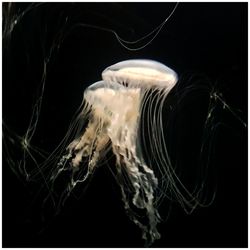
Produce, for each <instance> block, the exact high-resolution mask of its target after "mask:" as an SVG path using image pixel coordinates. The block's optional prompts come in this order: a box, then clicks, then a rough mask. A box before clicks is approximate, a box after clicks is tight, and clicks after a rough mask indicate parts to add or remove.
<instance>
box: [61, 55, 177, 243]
mask: <svg viewBox="0 0 250 250" xmlns="http://www.w3.org/2000/svg"><path fill="white" fill-rule="evenodd" d="M102 78H103V81H100V82H97V83H94V84H93V85H91V86H89V87H88V88H87V89H86V90H85V92H84V101H85V102H86V104H85V106H84V109H83V112H82V114H81V115H85V114H87V113H89V123H88V125H87V127H86V129H85V131H84V133H83V134H82V135H80V136H79V137H77V138H76V139H74V140H73V141H72V142H71V143H70V145H69V146H68V152H69V154H68V156H66V157H65V156H64V158H67V159H70V163H71V165H72V168H76V169H78V168H81V162H82V160H83V158H85V157H88V158H89V160H88V170H87V173H86V175H85V176H84V178H83V179H82V180H81V181H84V180H86V179H87V177H88V175H89V174H90V173H92V172H93V170H94V169H95V167H96V165H97V164H98V162H99V161H100V160H101V159H102V158H103V157H104V156H105V152H106V150H107V149H108V147H109V143H111V147H112V151H113V153H114V155H115V156H116V168H117V180H118V183H119V185H120V187H121V191H122V198H123V202H124V204H125V208H126V210H127V212H128V215H129V216H130V218H131V219H132V220H133V221H134V222H135V223H136V224H137V225H138V226H139V227H140V228H141V229H142V232H143V238H144V239H145V240H147V241H148V243H152V242H153V241H154V240H155V239H157V238H159V237H160V234H159V233H158V231H157V228H156V225H157V223H158V221H159V218H160V217H159V215H158V212H157V207H156V206H155V202H156V199H155V190H156V188H157V185H158V180H157V178H156V176H155V174H154V172H153V170H152V167H151V166H148V165H147V164H146V162H145V159H144V156H143V154H142V149H141V141H140V137H139V130H140V126H139V124H140V119H141V113H142V105H143V102H144V101H145V100H144V98H145V94H146V93H147V92H148V91H149V90H152V89H153V91H154V90H155V91H157V92H158V98H159V97H160V100H164V98H165V97H166V95H167V94H168V93H169V91H170V90H171V89H172V88H173V87H174V85H175V83H176V82H177V75H176V73H175V72H174V71H173V70H171V69H170V68H168V67H166V66H165V65H163V64H161V63H158V62H155V61H151V60H128V61H124V62H120V63H117V64H115V65H113V66H111V67H108V68H107V69H106V70H104V71H103V73H102ZM157 113H159V114H160V113H161V111H160V110H159V112H157ZM153 116H156V114H153ZM152 118H153V120H154V119H155V117H152ZM158 125H159V126H161V124H158ZM156 129H157V128H156ZM159 131H161V127H159ZM156 139H157V138H156ZM78 181H79V180H78ZM133 206H135V207H137V208H138V209H141V210H145V212H146V217H147V222H145V220H144V221H140V218H139V217H138V216H137V215H136V213H135V212H134V211H133V209H132V208H131V207H133Z"/></svg>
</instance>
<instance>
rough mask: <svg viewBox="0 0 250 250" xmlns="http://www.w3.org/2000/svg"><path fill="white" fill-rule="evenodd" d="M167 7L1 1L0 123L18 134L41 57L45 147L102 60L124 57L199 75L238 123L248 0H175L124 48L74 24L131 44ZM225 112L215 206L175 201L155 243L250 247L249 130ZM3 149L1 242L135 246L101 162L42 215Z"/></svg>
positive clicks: (243, 105) (32, 189)
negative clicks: (74, 191) (55, 210)
mask: <svg viewBox="0 0 250 250" xmlns="http://www.w3.org/2000/svg"><path fill="white" fill-rule="evenodd" d="M174 6H175V4H174V3H42V4H38V3H37V4H34V5H31V4H30V3H29V4H28V3H27V4H26V3H19V4H12V5H11V7H10V8H8V4H6V3H3V15H4V16H3V17H4V20H3V32H4V33H3V120H4V122H5V123H6V124H8V126H9V127H10V128H11V129H13V130H14V131H15V132H16V133H18V134H20V135H23V134H24V132H25V129H26V128H27V125H28V121H29V117H30V115H31V108H32V103H34V100H35V99H36V97H35V96H36V94H37V88H38V86H39V84H40V81H41V79H42V75H43V71H44V65H45V63H46V74H45V75H44V76H45V79H46V85H45V95H44V102H43V106H42V110H41V118H40V120H39V121H40V123H39V125H38V129H37V134H38V135H37V136H36V137H35V138H34V139H35V140H36V142H37V143H38V144H39V145H41V146H42V147H43V148H45V149H46V150H48V151H49V150H52V149H53V148H54V147H55V146H56V144H57V143H58V142H59V141H60V138H62V137H63V135H64V134H65V132H66V131H67V127H68V124H69V121H70V119H71V117H72V115H73V114H74V112H75V110H76V109H77V107H78V106H79V104H80V103H81V99H82V93H83V90H84V88H85V87H86V86H88V85H89V84H91V83H94V82H95V81H98V80H100V77H101V72H102V70H103V69H105V68H106V67H107V66H109V65H112V64H114V63H116V62H119V61H122V60H126V59H132V58H149V59H154V60H157V61H160V62H162V63H164V64H166V65H168V66H169V67H171V68H173V69H174V70H175V71H176V72H177V73H178V75H179V76H181V75H183V74H186V73H187V72H193V73H194V72H195V73H202V74H204V75H206V76H207V77H208V78H209V79H210V81H211V82H212V83H216V84H217V86H218V87H219V88H220V90H221V91H222V93H223V96H224V98H225V100H226V101H227V103H228V104H229V105H230V107H232V108H233V109H234V110H238V111H239V112H236V113H237V114H239V116H240V117H241V118H242V119H243V120H244V121H246V120H247V3H180V4H179V5H178V7H177V9H176V12H175V13H174V15H173V16H172V17H171V19H170V20H169V21H168V22H167V23H166V25H165V26H164V28H163V29H162V31H161V32H160V33H159V35H158V36H157V37H156V39H155V40H154V41H153V42H152V43H151V44H149V45H148V46H146V47H145V48H144V49H142V50H138V51H129V50H127V49H125V48H124V47H122V46H121V45H120V44H119V43H118V41H117V39H116V38H115V36H114V35H113V34H111V33H108V32H105V31H102V30H100V29H94V28H89V27H83V26H80V25H76V24H91V25H96V26H98V27H105V28H110V29H112V30H115V31H116V32H117V33H118V34H119V36H121V37H122V38H124V39H126V40H136V39H138V38H140V37H141V36H143V35H145V34H147V33H149V32H150V31H151V30H152V29H154V28H155V27H157V26H158V25H159V24H160V23H161V22H162V21H163V20H164V19H165V18H166V17H167V16H168V15H169V13H170V12H171V10H172V9H173V8H174ZM22 13H25V14H24V15H21V14H22ZM16 18H17V24H16V25H15V26H14V28H13V29H12V31H11V32H9V31H10V30H11V27H12V26H11V25H12V24H13V23H14V20H15V19H16ZM5 31H6V32H5ZM142 44H143V43H142ZM139 45H141V44H139ZM132 47H133V46H132ZM228 117H229V118H227V120H226V121H225V122H224V123H225V124H224V125H225V126H224V127H222V129H220V130H219V132H218V133H217V136H216V144H215V145H214V148H215V149H214V150H215V151H216V154H215V155H216V158H215V159H214V161H213V162H214V168H216V175H217V192H216V199H215V201H214V203H213V204H212V205H211V206H209V207H206V208H201V209H197V210H195V211H194V212H193V213H192V214H191V215H187V214H185V213H184V211H183V210H182V209H181V207H180V206H179V205H178V204H173V206H172V210H171V213H170V216H169V218H168V220H167V222H165V223H162V224H160V225H159V231H160V233H161V234H162V238H161V239H160V240H158V241H156V242H155V244H154V245H153V246H154V247H246V246H247V132H246V129H244V127H243V126H242V124H240V122H239V121H238V120H237V119H236V118H235V116H233V115H230V114H228ZM190 148H192V141H190ZM14 152H15V151H14ZM15 156H16V157H17V158H18V156H17V155H14V156H13V157H14V158H15ZM7 157H8V156H7V155H6V154H3V246H4V247H142V246H143V241H142V240H141V232H140V230H139V229H138V228H137V227H136V226H135V225H134V224H133V223H132V222H131V221H130V220H129V219H128V218H127V216H126V214H125V212H124V209H123V204H122V201H121V198H120V192H119V188H118V186H117V184H116V183H115V181H114V179H113V177H112V175H111V174H110V172H109V171H108V170H106V169H105V168H100V169H98V171H96V173H95V176H94V178H93V180H92V181H91V185H89V187H88V189H87V192H85V193H84V195H83V196H82V197H81V198H78V199H74V198H72V197H71V198H70V199H69V200H68V202H67V203H66V205H65V206H64V208H63V210H62V211H61V212H60V213H59V215H57V216H51V217H50V218H49V219H47V220H46V222H44V221H43V220H42V214H43V212H42V211H41V210H42V206H41V204H40V203H39V199H40V198H39V197H38V198H37V197H36V196H35V195H36V193H37V190H38V189H39V185H41V183H39V182H38V183H27V182H25V181H24V180H22V178H18V176H17V175H15V174H14V173H13V172H12V171H11V169H10V167H9V166H8V164H7V162H6V159H7ZM14 160H15V159H14ZM187 167H188V166H187ZM35 197H36V198H35ZM39 204H40V205H39Z"/></svg>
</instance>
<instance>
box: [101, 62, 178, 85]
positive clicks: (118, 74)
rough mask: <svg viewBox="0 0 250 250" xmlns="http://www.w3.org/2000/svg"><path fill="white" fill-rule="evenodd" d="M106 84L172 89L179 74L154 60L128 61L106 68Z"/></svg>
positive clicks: (103, 75) (103, 74)
mask: <svg viewBox="0 0 250 250" xmlns="http://www.w3.org/2000/svg"><path fill="white" fill-rule="evenodd" d="M102 78H103V80H104V81H106V82H117V83H120V84H123V83H126V84H127V85H129V86H131V87H138V88H151V87H159V88H167V89H171V88H172V87H173V86H174V85H175V84H176V82H177V79H178V77H177V74H176V73H175V72H174V71H173V70H172V69H170V68H169V67H167V66H165V65H164V64H162V63H159V62H156V61H153V60H126V61H123V62H119V63H116V64H114V65H112V66H110V67H108V68H106V69H105V70H104V71H103V73H102Z"/></svg>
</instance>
